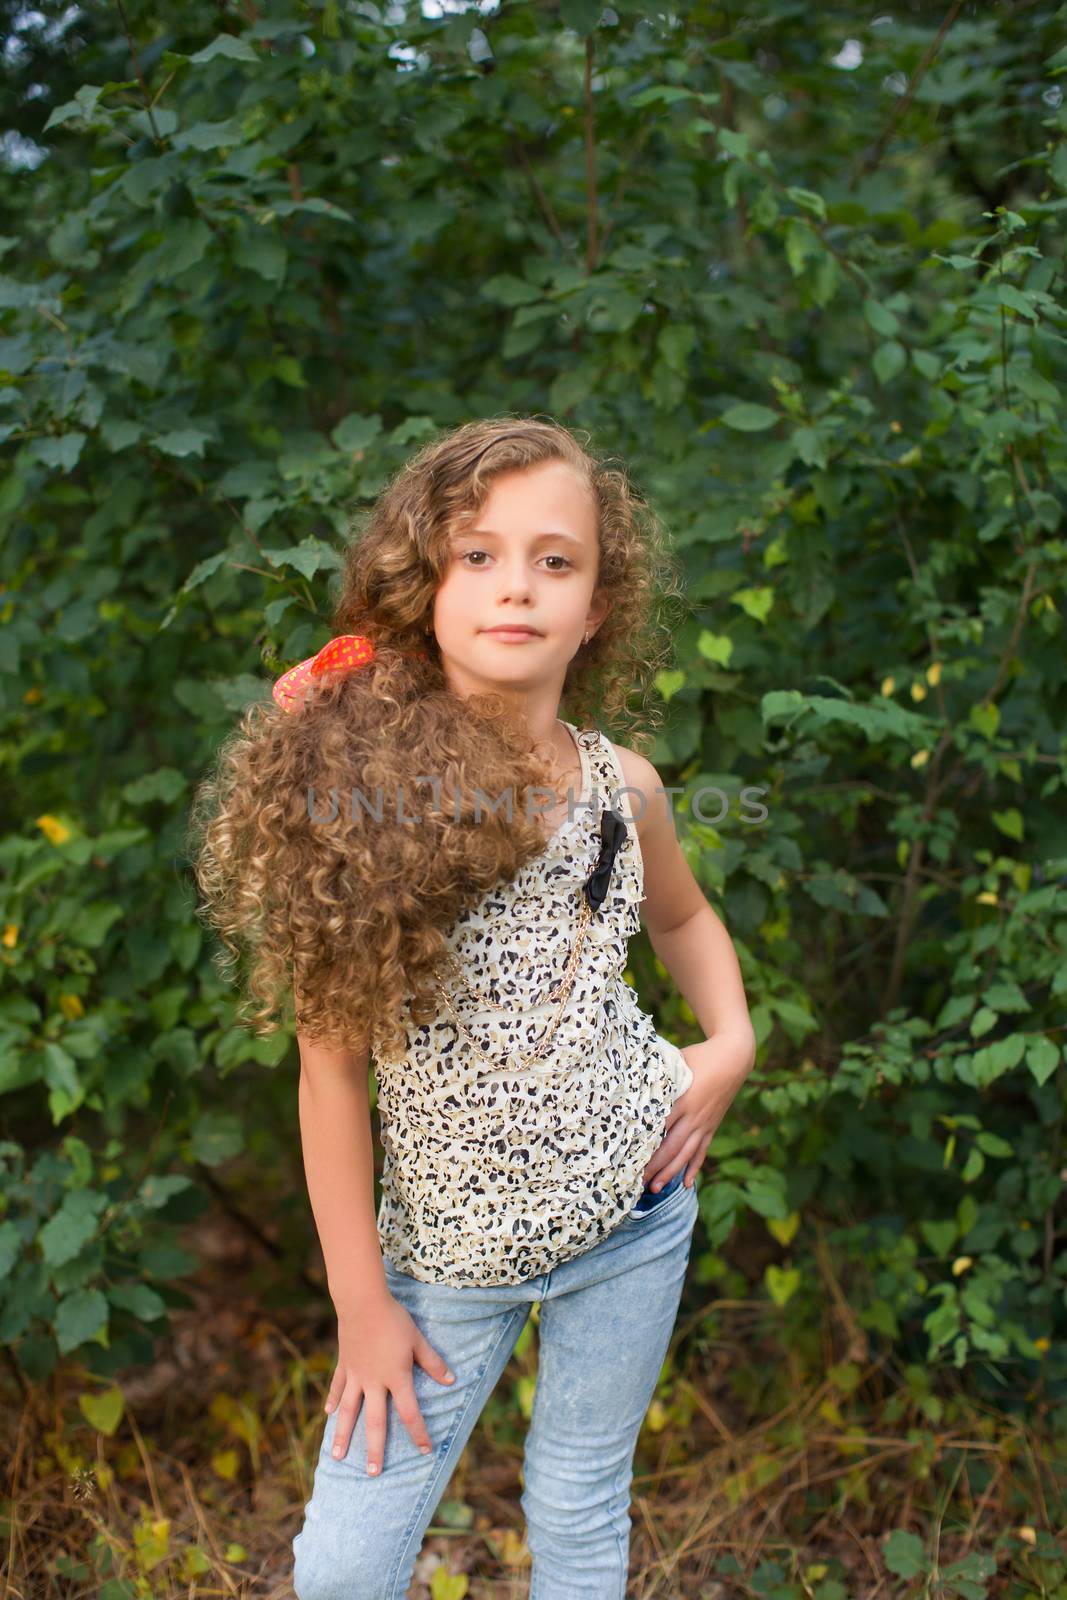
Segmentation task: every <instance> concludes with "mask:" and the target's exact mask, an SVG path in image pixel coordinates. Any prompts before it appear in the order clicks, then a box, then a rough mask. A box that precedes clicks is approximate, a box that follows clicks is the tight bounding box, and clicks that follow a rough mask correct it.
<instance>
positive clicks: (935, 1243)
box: [919, 1218, 959, 1256]
mask: <svg viewBox="0 0 1067 1600" xmlns="http://www.w3.org/2000/svg"><path fill="white" fill-rule="evenodd" d="M919 1232H920V1233H921V1234H922V1236H923V1238H924V1239H925V1240H926V1242H927V1244H928V1245H929V1246H930V1249H931V1250H932V1251H933V1252H934V1254H935V1255H938V1256H947V1255H948V1253H949V1251H950V1250H951V1249H952V1246H953V1245H954V1244H955V1242H956V1239H957V1238H958V1236H959V1229H958V1228H957V1226H956V1222H955V1220H954V1219H952V1218H949V1219H947V1220H946V1221H944V1222H920V1223H919Z"/></svg>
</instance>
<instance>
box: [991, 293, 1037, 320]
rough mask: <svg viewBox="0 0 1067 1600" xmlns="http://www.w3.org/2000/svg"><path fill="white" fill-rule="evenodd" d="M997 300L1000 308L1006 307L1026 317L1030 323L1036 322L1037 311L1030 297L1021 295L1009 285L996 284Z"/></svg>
mask: <svg viewBox="0 0 1067 1600" xmlns="http://www.w3.org/2000/svg"><path fill="white" fill-rule="evenodd" d="M997 299H998V300H999V301H1000V303H1001V305H1002V306H1008V307H1009V308H1010V310H1012V311H1018V312H1019V313H1020V315H1021V316H1024V317H1027V318H1028V319H1029V320H1030V321H1031V322H1036V321H1037V320H1038V316H1037V311H1036V310H1035V309H1034V302H1033V299H1032V298H1031V296H1030V295H1028V294H1024V293H1021V292H1020V291H1019V290H1018V289H1016V288H1015V287H1014V285H1013V284H1010V283H998V284H997Z"/></svg>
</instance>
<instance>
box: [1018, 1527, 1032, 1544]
mask: <svg viewBox="0 0 1067 1600" xmlns="http://www.w3.org/2000/svg"><path fill="white" fill-rule="evenodd" d="M1015 1535H1016V1538H1019V1539H1021V1540H1022V1542H1023V1544H1036V1543H1037V1534H1036V1533H1035V1532H1034V1530H1033V1528H1016V1530H1015Z"/></svg>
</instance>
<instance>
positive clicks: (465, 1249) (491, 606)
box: [197, 418, 755, 1600]
mask: <svg viewBox="0 0 1067 1600" xmlns="http://www.w3.org/2000/svg"><path fill="white" fill-rule="evenodd" d="M657 570H663V571H666V572H667V573H668V579H669V581H668V583H667V584H666V585H662V584H661V585H660V587H659V590H658V591H657V585H656V583H655V582H654V574H655V573H656V572H657ZM672 584H675V587H672ZM677 598H678V591H677V587H676V574H675V572H674V571H673V570H672V568H671V563H670V560H669V557H668V554H667V552H666V551H665V550H664V549H663V546H662V540H661V536H660V533H659V528H658V524H657V522H656V519H655V518H654V517H653V516H652V515H651V513H649V512H648V510H647V507H646V506H645V505H644V504H643V503H642V502H641V501H640V500H639V499H638V498H637V497H636V496H635V495H634V493H633V492H632V491H631V489H630V488H629V486H628V484H627V481H626V478H625V475H624V474H623V473H622V472H620V471H616V470H612V469H610V468H609V467H608V466H606V465H605V464H604V463H603V462H601V461H598V460H597V459H595V458H594V457H593V456H592V455H591V454H590V453H589V452H588V451H587V450H586V449H585V448H584V447H583V446H582V445H581V444H580V443H579V442H578V441H577V439H576V438H575V437H574V436H573V435H572V434H571V433H570V432H568V431H567V430H566V429H565V428H563V427H560V426H558V425H556V424H554V423H552V422H550V421H541V420H535V419H524V418H518V419H515V418H498V419H491V420H488V421H481V422H473V423H470V424H467V425H466V426H463V427H460V428H458V429H456V430H454V431H453V432H452V433H450V434H448V435H447V436H445V437H444V438H440V439H437V440H436V441H434V442H432V443H430V444H428V445H426V446H424V447H423V448H422V450H421V451H419V452H418V453H417V454H416V455H415V456H414V457H413V458H412V459H411V460H410V461H409V462H408V463H407V465H406V466H405V467H404V468H403V469H402V470H401V471H400V472H399V473H398V474H397V475H396V477H395V478H394V479H393V480H392V482H391V483H389V484H388V485H387V487H386V488H385V490H384V491H383V492H382V494H381V495H380V496H379V499H378V501H377V503H376V505H375V507H374V510H373V512H372V514H371V516H370V518H369V522H368V525H367V527H366V530H365V531H364V533H363V535H362V537H360V538H359V539H358V540H356V541H355V542H354V543H353V545H352V546H351V548H350V550H349V552H348V554H347V558H346V562H345V566H344V570H343V573H342V586H341V593H340V598H339V602H338V605H337V607H336V611H335V616H334V623H335V630H334V631H335V633H336V634H337V635H338V638H337V639H336V640H333V641H331V642H330V644H329V645H328V646H327V647H326V649H325V650H324V651H322V652H320V653H319V655H317V656H316V657H312V658H309V660H308V661H305V662H302V663H301V664H300V666H299V667H297V668H295V669H293V670H292V671H291V672H289V673H287V674H285V675H284V676H283V678H281V679H280V680H279V681H278V683H277V684H276V685H275V694H274V701H275V702H276V704H275V703H267V704H265V705H258V704H257V705H256V706H253V707H252V708H250V710H249V711H248V712H246V714H245V718H244V720H243V723H242V726H241V729H240V730H239V732H238V734H237V735H236V736H235V737H232V738H231V740H230V742H229V744H228V745H227V746H226V747H225V748H224V750H223V752H222V755H221V758H220V770H219V776H218V779H217V781H215V782H214V783H213V784H212V785H211V786H210V787H209V786H205V787H204V789H203V790H202V795H204V796H207V795H210V798H211V800H212V801H213V803H214V805H215V813H216V814H215V816H214V818H213V819H212V820H211V821H210V823H209V825H208V827H207V830H206V835H205V840H204V844H203V849H202V851H201V853H200V856H199V859H198V863H197V875H198V880H199V882H200V885H201V889H202V891H203V893H204V896H205V898H206V901H207V907H208V910H209V913H210V918H211V921H212V923H213V925H214V926H215V927H216V928H217V929H218V930H219V931H220V933H221V934H222V937H223V940H224V943H225V944H226V946H227V949H228V952H229V953H228V954H227V955H225V956H224V957H223V958H222V965H223V967H224V969H226V970H230V971H232V967H233V963H234V961H235V960H236V957H237V955H238V954H239V953H240V951H241V950H242V948H245V947H248V948H250V949H251V952H252V962H251V966H250V970H249V972H248V987H249V993H250V996H251V998H252V1001H253V1002H258V1008H256V1006H255V1004H253V1009H252V1011H251V1013H250V1015H251V1020H252V1022H253V1024H254V1025H255V1026H256V1029H257V1031H259V1032H262V1033H266V1032H272V1031H275V1029H276V1027H277V1026H278V1025H279V1024H278V1023H277V1021H276V1020H274V1018H275V1013H276V1011H277V1009H278V1007H279V1005H280V1004H282V1003H284V1002H285V1001H286V999H287V998H288V997H290V996H291V998H292V1000H293V1002H294V1006H295V1020H296V1030H297V1040H298V1045H299V1054H300V1086H299V1113H300V1128H301V1136H302V1143H303V1156H304V1165H305V1171H306V1175H307V1184H308V1193H309V1198H310V1202H311V1206H312V1210H313V1212H314V1216H315V1222H316V1225H317V1229H318V1234H319V1238H320V1241H321V1244H322V1250H323V1255H324V1259H325V1262H326V1269H327V1277H328V1283H329V1289H330V1295H331V1299H332V1301H333V1305H334V1308H335V1310H336V1313H337V1341H338V1360H337V1366H336V1370H335V1372H334V1375H333V1381H332V1382H331V1384H330V1388H329V1393H328V1396H327V1399H326V1406H325V1409H326V1412H327V1420H326V1423H325V1427H324V1431H323V1437H322V1444H321V1448H320V1450H319V1453H318V1458H317V1462H316V1466H315V1473H314V1483H313V1488H312V1494H311V1498H310V1500H309V1501H308V1502H307V1504H306V1505H305V1507H304V1521H303V1526H302V1527H301V1528H300V1530H299V1532H298V1533H297V1534H296V1537H295V1539H294V1541H293V1552H294V1558H295V1569H294V1587H295V1589H296V1593H297V1596H298V1600H400V1597H402V1596H404V1595H405V1594H406V1592H407V1589H408V1585H409V1583H410V1580H411V1577H412V1572H413V1569H414V1565H415V1560H416V1557H417V1555H418V1552H419V1547H420V1544H421V1541H422V1537H423V1534H424V1532H425V1530H426V1528H427V1526H428V1524H429V1522H430V1519H431V1517H432V1515H433V1512H434V1509H435V1508H436V1506H437V1504H438V1502H439V1500H440V1499H441V1497H442V1495H443V1493H444V1491H445V1489H446V1487H447V1485H448V1483H449V1480H450V1478H451V1476H452V1473H453V1470H454V1468H455V1466H456V1464H457V1462H458V1460H459V1458H460V1456H461V1454H462V1452H463V1449H464V1446H465V1444H466V1442H467V1440H468V1438H469V1437H470V1434H471V1431H472V1429H473V1428H474V1425H475V1423H476V1422H477V1420H478V1417H479V1414H480V1413H481V1411H482V1408H483V1406H484V1404H485V1402H486V1400H487V1399H488V1397H489V1395H490V1394H491V1393H492V1390H493V1387H494V1385H495V1384H496V1381H497V1379H498V1378H499V1376H500V1374H501V1373H502V1372H503V1370H504V1368H505V1366H506V1364H507V1361H508V1358H509V1356H510V1354H511V1352H512V1350H513V1349H514V1346H515V1343H516V1340H517V1339H518V1337H519V1334H520V1333H521V1332H522V1329H523V1327H524V1325H525V1323H526V1319H527V1317H528V1316H529V1314H530V1308H531V1306H533V1305H535V1304H536V1305H537V1307H538V1308H539V1310H538V1319H539V1366H538V1377H537V1385H536V1396H535V1401H534V1407H533V1414H532V1417H531V1422H530V1428H529V1432H528V1435H527V1439H526V1446H525V1459H524V1468H523V1490H522V1495H521V1504H522V1509H523V1512H524V1513H525V1517H526V1523H527V1542H528V1544H529V1548H530V1551H531V1555H532V1575H531V1584H530V1590H529V1593H530V1597H531V1600H582V1597H588V1600H621V1597H622V1596H624V1594H625V1588H626V1578H627V1567H628V1555H629V1536H630V1517H629V1503H630V1493H629V1491H630V1483H631V1476H632V1463H633V1453H634V1449H635V1446H636V1443H637V1437H638V1433H639V1431H640V1427H641V1423H642V1421H643V1418H644V1415H645V1412H646V1410H647V1408H648V1405H649V1403H650V1401H651V1399H652V1396H653V1392H654V1390H655V1386H656V1382H657V1379H658V1377H659V1374H660V1371H661V1367H662V1364H663V1361H664V1358H665V1355H666V1352H667V1347H668V1343H669V1340H670V1337H671V1333H672V1331H673V1326H674V1320H675V1316H676V1312H677V1308H678V1303H679V1298H680V1295H681V1289H682V1283H683V1280H684V1277H685V1272H686V1266H687V1262H688V1257H689V1248H690V1241H691V1236H692V1230H693V1225H694V1222H695V1219H696V1214H697V1192H696V1188H695V1185H694V1180H695V1177H696V1174H697V1172H698V1171H699V1170H700V1167H701V1164H702V1162H703V1159H704V1156H705V1153H706V1151H707V1148H708V1145H709V1143H710V1141H711V1138H712V1135H713V1134H714V1132H715V1130H716V1128H717V1127H718V1126H719V1123H720V1122H721V1121H722V1118H723V1116H724V1115H725V1113H726V1111H727V1109H728V1107H729V1105H730V1103H731V1101H732V1100H733V1098H734V1096H735V1095H736V1094H737V1091H738V1089H739V1088H740V1086H741V1083H742V1082H743V1081H744V1079H745V1077H746V1075H747V1073H748V1072H749V1071H750V1069H751V1067H752V1064H753V1061H754V1056H755V1045H754V1039H753V1033H752V1028H751V1024H750V1022H749V1017H748V1011H747V1007H746V1003H745V995H744V989H743V986H742V982H741V975H740V971H739V968H738V963H737V959H736V957H735V955H734V951H733V947H732V945H731V942H730V939H729V936H728V935H727V933H726V930H725V929H724V927H723V925H722V923H721V922H720V921H719V919H718V917H717V916H716V915H715V913H714V912H713V910H712V909H711V907H710V905H709V904H708V903H707V901H706V900H705V898H704V895H703V894H702V892H701V890H700V888H699V886H698V884H697V882H696V880H695V878H694V876H693V874H692V872H691V871H690V869H689V866H688V864H687V862H686V858H685V856H684V854H683V852H682V850H681V848H680V845H679V843H678V840H677V837H676V834H675V828H674V822H673V815H672V809H671V805H670V801H669V798H668V795H667V794H666V793H665V792H664V790H663V787H662V785H661V783H660V779H659V775H658V773H657V771H656V769H655V768H654V767H653V766H652V765H651V764H650V763H649V761H648V760H647V759H646V757H645V756H644V755H642V754H640V753H638V751H636V750H635V749H631V748H628V747H626V746H623V745H617V744H614V743H613V742H612V741H611V740H609V739H608V738H607V737H606V736H605V735H604V734H603V733H602V732H601V731H600V728H599V726H598V725H597V724H596V721H595V720H594V714H595V713H597V712H599V714H600V715H604V716H608V717H610V718H611V719H612V720H613V721H615V722H624V723H625V722H626V721H627V720H629V721H630V722H632V723H634V722H638V721H639V720H640V716H641V713H636V714H635V713H634V712H633V711H632V708H631V701H632V699H633V697H634V691H635V688H636V689H637V690H638V691H639V692H640V695H641V698H642V700H647V698H648V697H649V695H650V692H651V686H652V679H653V677H654V674H655V672H656V670H658V668H659V666H660V665H661V664H664V663H665V658H666V654H667V641H668V640H669V634H668V633H667V630H666V629H665V628H664V627H663V625H662V623H661V621H660V619H659V616H658V615H657V608H658V607H659V606H661V604H662V602H663V601H668V600H671V599H677ZM561 701H565V702H566V704H567V705H568V707H569V708H570V709H572V711H573V713H574V714H575V715H576V716H577V717H578V718H579V721H578V722H572V721H568V720H565V719H563V718H561V717H560V715H559V713H560V708H561ZM645 720H646V721H649V720H651V718H649V717H647V716H646V718H645ZM646 737H647V735H646V734H645V733H644V731H643V730H640V729H638V731H637V733H636V736H635V742H637V743H641V742H645V740H646ZM563 784H566V785H567V788H566V796H565V797H564V796H562V795H561V792H560V791H561V787H562V785H563ZM427 789H428V790H429V791H430V792H429V793H428V794H427V793H426V792H425V791H426V790H427ZM624 794H625V795H627V796H628V797H629V799H628V800H627V801H626V802H624V800H623V795H624ZM534 796H536V797H537V799H538V801H539V802H540V803H539V804H536V805H535V804H531V801H532V800H533V797H534ZM546 800H553V801H555V804H554V805H552V806H551V807H550V808H549V809H547V810H546V809H545V808H544V804H543V803H544V801H546ZM631 801H632V804H631ZM642 916H643V918H644V922H645V926H646V927H647V929H648V931H649V935H650V938H651V940H652V944H653V947H654V949H655V950H656V952H657V954H658V956H659V957H660V959H661V960H662V962H663V963H664V965H665V967H666V968H667V970H668V971H669V972H670V974H671V976H672V977H673V979H674V980H675V982H676V983H677V986H678V988H679V989H680V991H681V992H682V994H683V995H684V996H685V998H686V1000H687V1001H688V1002H689V1005H690V1006H691V1007H692V1010H693V1012H694V1013H695V1014H696V1016H697V1018H698V1020H699V1023H700V1026H701V1028H702V1029H703V1030H704V1032H705V1034H706V1038H704V1039H703V1040H702V1041H701V1042H700V1043H699V1044H694V1045H690V1046H688V1047H687V1048H686V1049H684V1050H679V1049H677V1048H676V1047H675V1046H674V1045H672V1044H670V1043H669V1042H668V1041H667V1040H666V1039H664V1038H663V1037H662V1036H661V1035H659V1034H658V1033H657V1031H656V1028H655V1025H654V1023H653V1020H652V1018H651V1017H650V1016H649V1015H648V1014H647V1013H646V1012H644V1011H643V1010H642V1009H641V1008H640V1006H639V1005H638V1003H637V998H636V996H635V994H634V991H633V989H632V988H631V987H630V986H629V985H628V984H627V983H626V981H625V979H624V976H623V974H624V969H625V967H626V964H627V944H628V940H629V938H630V936H631V935H632V934H633V933H635V932H636V931H637V929H638V928H639V926H640V920H641V917H642ZM372 1053H373V1055H374V1059H375V1075H376V1082H377V1105H378V1112H379V1117H380V1123H381V1138H382V1144H383V1147H384V1167H383V1172H382V1176H381V1200H380V1204H379V1206H378V1209H377V1212H375V1205H374V1167H373V1151H372V1137H371V1120H370V1102H369V1088H368V1067H369V1060H370V1056H371V1054H372Z"/></svg>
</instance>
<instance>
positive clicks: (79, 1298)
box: [55, 1289, 108, 1355]
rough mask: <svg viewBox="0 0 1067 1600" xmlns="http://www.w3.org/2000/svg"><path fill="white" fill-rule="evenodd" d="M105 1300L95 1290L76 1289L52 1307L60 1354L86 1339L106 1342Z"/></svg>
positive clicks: (106, 1313) (66, 1353)
mask: <svg viewBox="0 0 1067 1600" xmlns="http://www.w3.org/2000/svg"><path fill="white" fill-rule="evenodd" d="M107 1323H108V1307H107V1301H106V1300H105V1298H104V1296H103V1295H102V1294H101V1293H100V1290H99V1289H77V1290H75V1292H74V1293H73V1294H68V1295H67V1296H66V1298H65V1299H63V1300H61V1301H60V1302H59V1305H58V1306H57V1307H56V1317H55V1327H56V1343H57V1344H58V1346H59V1351H60V1354H61V1355H69V1354H70V1352H71V1351H72V1350H76V1349H77V1348H78V1346H79V1345H83V1344H87V1343H88V1342H89V1340H90V1339H94V1340H98V1342H99V1343H102V1344H106V1338H100V1335H102V1334H103V1335H106V1332H107Z"/></svg>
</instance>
